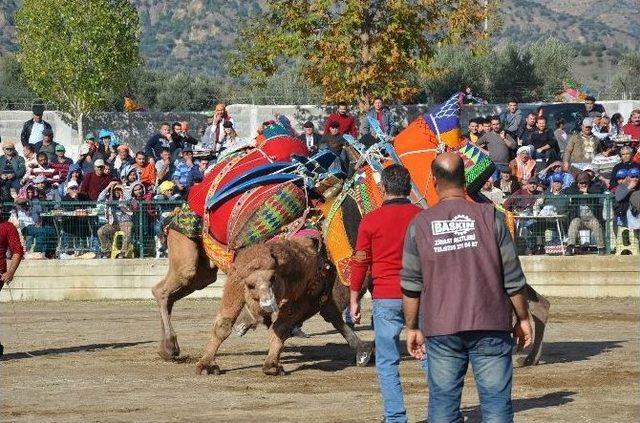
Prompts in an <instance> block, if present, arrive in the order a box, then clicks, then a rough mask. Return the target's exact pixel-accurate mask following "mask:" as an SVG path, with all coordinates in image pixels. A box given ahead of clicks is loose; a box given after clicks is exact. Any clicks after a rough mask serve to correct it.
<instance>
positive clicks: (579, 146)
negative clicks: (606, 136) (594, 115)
mask: <svg viewBox="0 0 640 423" xmlns="http://www.w3.org/2000/svg"><path fill="white" fill-rule="evenodd" d="M592 127H593V123H592V121H591V118H585V119H583V121H582V130H581V132H580V133H579V134H573V135H571V136H570V137H569V141H568V143H567V148H566V149H565V150H564V156H563V157H562V160H563V162H564V168H565V170H569V168H570V165H573V164H585V163H591V161H592V160H593V158H594V157H595V156H596V154H598V153H599V152H600V141H599V140H598V139H597V138H596V137H594V136H593V134H592V133H591V129H592Z"/></svg>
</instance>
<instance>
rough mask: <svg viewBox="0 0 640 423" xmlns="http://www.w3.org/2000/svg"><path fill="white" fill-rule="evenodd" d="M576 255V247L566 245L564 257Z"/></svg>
mask: <svg viewBox="0 0 640 423" xmlns="http://www.w3.org/2000/svg"><path fill="white" fill-rule="evenodd" d="M575 254H576V247H574V246H573V245H567V248H565V249H564V255H565V256H573V255H575Z"/></svg>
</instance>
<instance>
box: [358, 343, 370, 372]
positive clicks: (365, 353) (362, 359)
mask: <svg viewBox="0 0 640 423" xmlns="http://www.w3.org/2000/svg"><path fill="white" fill-rule="evenodd" d="M371 357H373V345H364V346H360V347H358V350H357V351H356V366H358V367H366V366H367V365H369V362H370V361H371Z"/></svg>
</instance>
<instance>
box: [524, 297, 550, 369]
mask: <svg viewBox="0 0 640 423" xmlns="http://www.w3.org/2000/svg"><path fill="white" fill-rule="evenodd" d="M526 295H527V301H528V302H529V311H530V313H531V317H532V320H533V322H532V323H533V345H532V346H531V350H530V351H529V354H527V356H526V357H524V358H523V359H522V360H519V364H520V365H522V366H532V365H536V364H538V361H539V360H540V356H541V355H542V341H543V339H544V330H545V329H546V326H547V320H548V319H549V308H550V307H551V304H549V301H548V300H547V299H546V298H545V297H543V296H542V295H540V294H538V293H537V292H536V291H535V290H534V289H533V288H531V286H529V285H527V290H526Z"/></svg>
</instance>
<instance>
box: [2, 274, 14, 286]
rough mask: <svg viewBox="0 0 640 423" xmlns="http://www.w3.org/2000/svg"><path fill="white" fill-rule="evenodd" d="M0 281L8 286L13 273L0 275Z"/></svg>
mask: <svg viewBox="0 0 640 423" xmlns="http://www.w3.org/2000/svg"><path fill="white" fill-rule="evenodd" d="M0 280H1V281H2V282H4V283H5V284H7V285H9V283H10V282H11V281H12V280H13V272H4V273H3V274H1V275H0Z"/></svg>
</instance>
